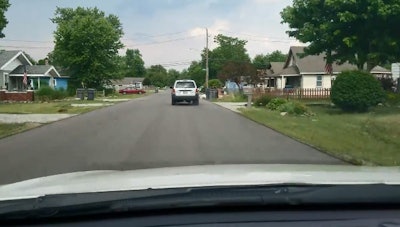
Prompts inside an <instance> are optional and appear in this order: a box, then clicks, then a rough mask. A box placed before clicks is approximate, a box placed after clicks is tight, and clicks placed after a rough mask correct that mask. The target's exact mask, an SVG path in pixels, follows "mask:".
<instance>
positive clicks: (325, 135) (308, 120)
mask: <svg viewBox="0 0 400 227" xmlns="http://www.w3.org/2000/svg"><path fill="white" fill-rule="evenodd" d="M309 108H310V109H311V111H312V112H313V113H315V115H314V116H293V115H286V116H281V114H280V113H279V112H276V111H270V110H267V109H265V108H252V109H249V110H248V109H241V111H242V114H243V115H244V116H246V117H248V118H250V119H252V120H254V121H256V122H259V123H261V124H264V125H266V126H268V127H270V128H272V129H275V130H277V131H279V132H281V133H283V134H286V135H288V136H290V137H293V138H295V139H297V140H299V141H302V142H304V143H307V144H310V145H312V146H314V147H316V148H318V149H320V150H322V151H324V152H326V153H329V154H331V155H333V156H336V157H338V158H341V159H343V160H346V161H348V162H350V163H353V164H358V165H385V166H396V165H399V164H400V108H399V107H383V106H378V107H375V108H373V109H372V110H371V111H370V112H368V113H343V112H342V111H341V110H339V109H336V108H333V107H330V106H329V105H319V106H316V105H314V106H309ZM277 152H278V151H277Z"/></svg>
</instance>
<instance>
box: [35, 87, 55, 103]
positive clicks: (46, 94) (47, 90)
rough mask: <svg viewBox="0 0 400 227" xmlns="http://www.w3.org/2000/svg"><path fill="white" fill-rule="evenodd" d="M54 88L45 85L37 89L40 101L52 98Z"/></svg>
mask: <svg viewBox="0 0 400 227" xmlns="http://www.w3.org/2000/svg"><path fill="white" fill-rule="evenodd" d="M53 92H54V90H53V89H52V88H51V87H47V86H44V87H42V88H40V89H39V90H38V91H36V97H37V99H38V100H40V101H49V100H51V99H52V96H53Z"/></svg>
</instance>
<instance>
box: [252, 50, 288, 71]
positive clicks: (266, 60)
mask: <svg viewBox="0 0 400 227" xmlns="http://www.w3.org/2000/svg"><path fill="white" fill-rule="evenodd" d="M286 58H287V55H286V54H283V53H282V52H281V51H279V50H276V51H274V52H272V53H269V54H257V55H256V56H255V57H254V59H253V65H254V67H256V69H269V68H270V67H271V62H285V61H286Z"/></svg>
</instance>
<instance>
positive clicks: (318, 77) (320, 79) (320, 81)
mask: <svg viewBox="0 0 400 227" xmlns="http://www.w3.org/2000/svg"><path fill="white" fill-rule="evenodd" d="M317 87H322V76H321V75H318V76H317Z"/></svg>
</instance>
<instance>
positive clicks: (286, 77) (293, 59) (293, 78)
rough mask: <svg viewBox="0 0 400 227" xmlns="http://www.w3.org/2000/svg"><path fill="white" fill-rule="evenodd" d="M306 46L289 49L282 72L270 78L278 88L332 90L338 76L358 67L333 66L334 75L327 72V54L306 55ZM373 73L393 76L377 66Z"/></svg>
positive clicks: (347, 65) (388, 71) (334, 64)
mask: <svg viewBox="0 0 400 227" xmlns="http://www.w3.org/2000/svg"><path fill="white" fill-rule="evenodd" d="M304 48H305V47H304V46H292V47H290V49H289V54H288V58H287V60H286V62H285V64H284V65H283V68H282V69H281V70H280V72H278V73H275V74H274V75H272V76H270V77H275V78H276V84H275V87H276V88H285V87H288V88H331V86H332V82H333V80H334V79H335V77H336V75H337V74H339V73H341V72H342V71H345V70H356V69H357V66H355V65H352V64H349V63H344V64H341V65H339V64H336V63H333V64H332V74H330V73H327V72H326V70H325V66H326V60H325V54H320V55H308V56H305V57H300V55H301V54H304ZM371 73H372V74H373V75H375V76H376V77H377V78H382V77H388V76H391V74H392V73H391V71H390V70H387V69H385V68H383V67H380V66H376V67H374V68H373V69H372V70H371Z"/></svg>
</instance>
